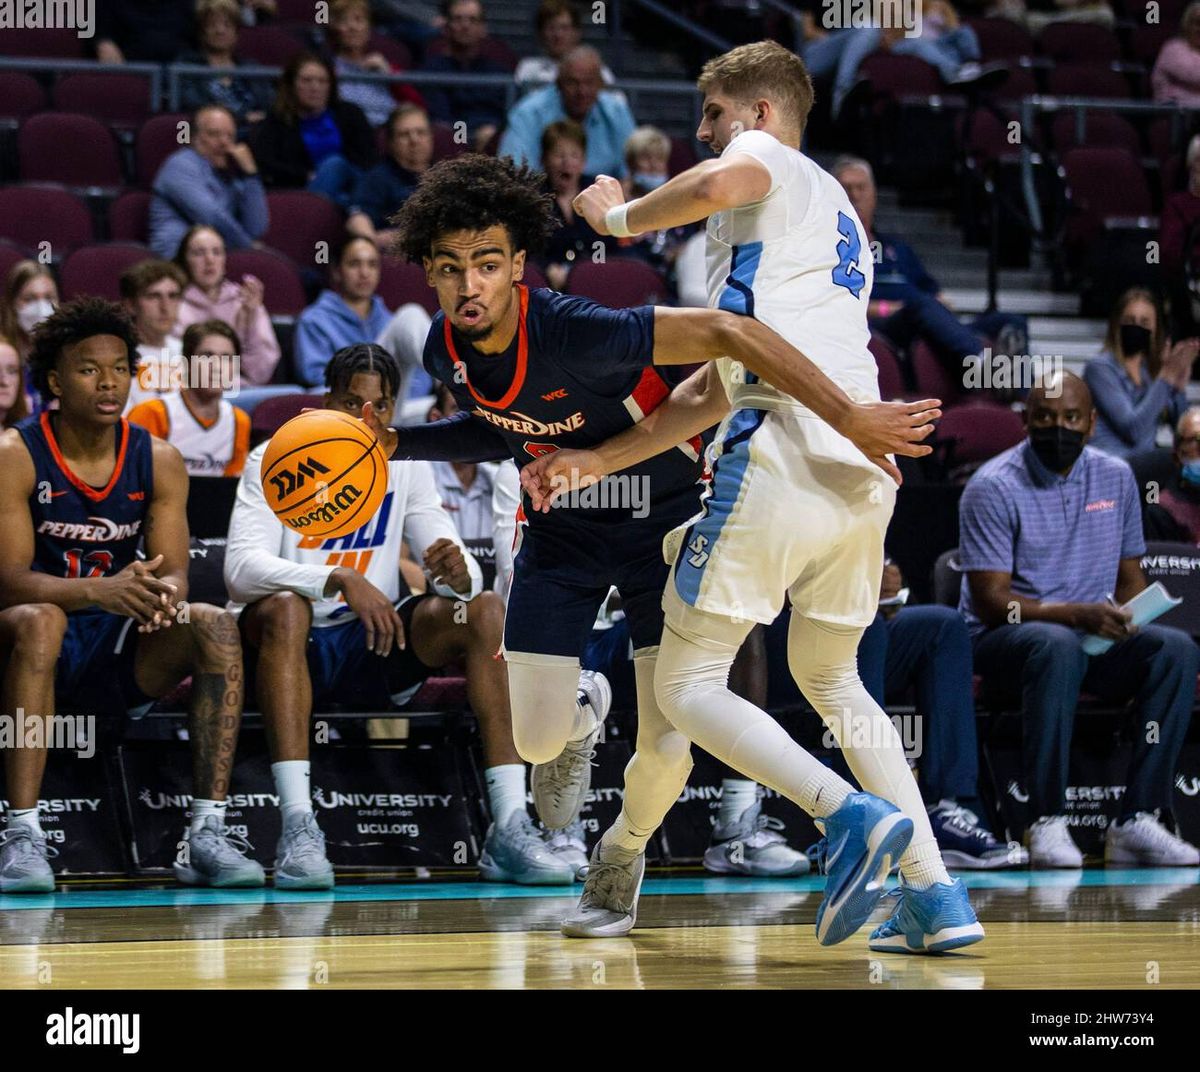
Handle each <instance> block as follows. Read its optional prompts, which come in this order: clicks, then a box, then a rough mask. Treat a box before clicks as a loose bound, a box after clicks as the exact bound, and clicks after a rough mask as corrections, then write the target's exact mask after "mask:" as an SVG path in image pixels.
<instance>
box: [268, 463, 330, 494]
mask: <svg viewBox="0 0 1200 1072" xmlns="http://www.w3.org/2000/svg"><path fill="white" fill-rule="evenodd" d="M328 472H329V469H328V467H327V466H324V465H322V464H321V463H320V462H319V461H317V460H316V459H315V458H312V457H308V458H305V459H304V461H302V462H300V463H299V464H298V465H297V466H296V468H295V470H291V469H280V470H279V472H278V473H276V474H275V475H274V476H273V477H271V484H272V485H273V486H274V488H275V495H276V496H277V498H278V501H280V502H282V501H283V500H284V499H286V498H287V497H288V496H289V495H291V494H292V492H293V491H299V490H300V488H302V487H304V484H305V481H306V480H312V479H314V478H316V477H317V476H319V475H322V474H324V473H328Z"/></svg>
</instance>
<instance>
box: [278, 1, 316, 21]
mask: <svg viewBox="0 0 1200 1072" xmlns="http://www.w3.org/2000/svg"><path fill="white" fill-rule="evenodd" d="M274 18H275V19H276V20H277V21H279V22H294V23H301V22H304V23H311V22H312V18H313V0H275V14H274Z"/></svg>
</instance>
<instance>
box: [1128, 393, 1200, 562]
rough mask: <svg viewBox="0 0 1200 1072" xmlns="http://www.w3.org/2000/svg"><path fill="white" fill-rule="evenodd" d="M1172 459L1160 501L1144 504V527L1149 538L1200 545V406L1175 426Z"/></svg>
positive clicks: (1135, 469)
mask: <svg viewBox="0 0 1200 1072" xmlns="http://www.w3.org/2000/svg"><path fill="white" fill-rule="evenodd" d="M1171 462H1172V472H1171V476H1170V477H1169V478H1168V479H1166V480H1165V481H1163V483H1162V485H1161V487H1159V489H1158V495H1157V501H1154V502H1146V503H1145V505H1144V506H1143V507H1142V528H1143V530H1144V531H1145V534H1146V539H1147V540H1176V541H1179V542H1181V543H1194V544H1197V545H1200V406H1193V407H1192V408H1191V409H1189V410H1187V411H1186V412H1185V413H1184V415H1183V416H1182V417H1180V418H1179V423H1178V424H1177V425H1175V445H1174V448H1173V449H1172V452H1171ZM1134 472H1135V473H1136V472H1137V466H1136V465H1135V467H1134ZM1143 501H1144V502H1145V499H1143Z"/></svg>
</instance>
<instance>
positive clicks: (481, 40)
mask: <svg viewBox="0 0 1200 1072" xmlns="http://www.w3.org/2000/svg"><path fill="white" fill-rule="evenodd" d="M441 10H442V15H443V16H444V17H445V20H446V36H445V39H444V47H443V48H438V47H437V45H438V44H439V42H435V43H434V45H433V46H431V48H430V54H429V55H428V56H427V57H426V59H425V62H424V63H423V64H422V65H421V70H423V71H434V72H438V73H442V74H448V75H451V76H453V75H457V74H503V75H508V74H510V70H509V68H508V67H506V66H505V65H504V64H503V63H501V62H500V61H499V60H497V59H495V58H494V57H492V56H489V55H487V54H486V53H485V51H484V45H485V43H486V41H487V21H486V20H485V18H484V14H483V4H482V3H480V0H442V5H441ZM425 99H426V101H427V102H428V104H429V114H430V115H431V116H432V117H433V118H434V120H436V121H437V122H439V123H451V124H453V123H466V124H467V136H468V137H469V138H470V140H471V145H472V146H473V147H474V148H475V149H477V150H479V151H483V149H484V147H485V146H486V145H487V144H488V142H490V141H491V140H492V138H493V137H495V135H496V132H497V131H498V130H499V129H500V127H501V126H503V124H504V115H505V103H504V92H503V90H500V89H497V88H495V87H481V86H466V85H456V84H455V83H454V80H453V78H451V79H449V80H448V82H447V84H446V85H445V86H430V87H429V88H428V89H427V90H426V93H425Z"/></svg>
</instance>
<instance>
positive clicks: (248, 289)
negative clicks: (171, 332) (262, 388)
mask: <svg viewBox="0 0 1200 1072" xmlns="http://www.w3.org/2000/svg"><path fill="white" fill-rule="evenodd" d="M175 263H176V264H177V265H178V266H179V267H180V268H181V269H182V270H183V271H184V273H185V274H186V276H187V285H186V287H185V289H184V291H183V298H182V300H181V302H180V304H179V321H178V323H177V324H176V327H175V332H176V334H181V333H182V332H183V329H184V328H187V327H189V326H190V325H192V324H195V323H197V322H198V321H201V320H223V321H225V323H227V324H229V325H230V326H231V327H232V328H233V330H234V331H235V332H237V336H238V338H239V339H240V340H241V343H240V347H239V349H238V351H237V352H238V353H239V354H240V355H241V383H242V384H243V385H247V384H250V385H259V384H265V383H270V382H271V377H272V376H273V375H274V373H275V366H276V365H278V364H279V340H278V339H276V337H275V329H274V328H273V327H272V326H271V318H270V316H269V315H268V314H267V308H266V306H265V305H264V304H263V295H264V288H263V284H262V281H261V280H260V279H257V278H256V277H255V276H252V275H244V276H242V281H241V282H240V283H235V282H234V281H233V280H232V279H228V278H226V275H225V240H224V239H223V238H222V237H221V236H220V235H219V234H218V233H217V232H216V231H215V230H213V228H211V227H206V226H204V225H203V224H200V225H198V226H196V227H192V228H190V229H189V230H188V232H187V234H185V235H184V236H183V240H182V241H181V242H180V243H179V249H178V250H177V251H176V253H175Z"/></svg>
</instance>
